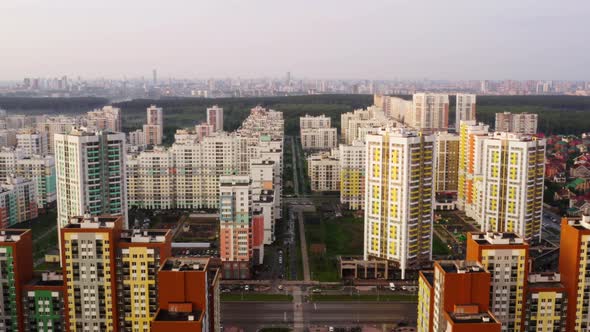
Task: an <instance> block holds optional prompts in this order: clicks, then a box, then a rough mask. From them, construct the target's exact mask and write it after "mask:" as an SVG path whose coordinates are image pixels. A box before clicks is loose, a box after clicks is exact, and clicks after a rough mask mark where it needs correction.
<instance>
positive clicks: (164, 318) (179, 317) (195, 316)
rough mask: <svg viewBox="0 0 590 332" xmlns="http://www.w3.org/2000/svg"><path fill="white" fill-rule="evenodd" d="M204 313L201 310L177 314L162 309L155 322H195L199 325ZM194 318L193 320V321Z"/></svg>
mask: <svg viewBox="0 0 590 332" xmlns="http://www.w3.org/2000/svg"><path fill="white" fill-rule="evenodd" d="M202 314H203V312H202V311H201V310H193V311H189V312H177V311H168V310H162V309H160V310H159V311H158V314H157V315H156V318H155V319H154V321H161V322H187V321H194V322H195V323H197V322H198V321H199V319H200V318H201V315H202ZM191 318H192V319H191Z"/></svg>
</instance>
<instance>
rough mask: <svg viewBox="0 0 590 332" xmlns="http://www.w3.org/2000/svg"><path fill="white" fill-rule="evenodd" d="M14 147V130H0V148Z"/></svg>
mask: <svg viewBox="0 0 590 332" xmlns="http://www.w3.org/2000/svg"><path fill="white" fill-rule="evenodd" d="M15 146H16V130H14V129H0V147H15Z"/></svg>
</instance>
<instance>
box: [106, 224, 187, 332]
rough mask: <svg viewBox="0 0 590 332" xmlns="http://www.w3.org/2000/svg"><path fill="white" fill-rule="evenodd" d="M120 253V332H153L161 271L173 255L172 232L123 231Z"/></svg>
mask: <svg viewBox="0 0 590 332" xmlns="http://www.w3.org/2000/svg"><path fill="white" fill-rule="evenodd" d="M116 250H117V285H118V287H117V304H118V313H119V331H129V332H133V331H149V330H150V322H151V320H152V318H153V317H154V315H155V314H156V311H157V307H158V278H157V275H158V271H159V269H160V267H161V266H163V265H164V262H165V261H166V259H168V257H170V256H171V255H172V231H170V230H153V229H150V230H128V231H123V232H122V233H121V235H120V237H119V242H118V243H117V249H116ZM174 285H176V283H174Z"/></svg>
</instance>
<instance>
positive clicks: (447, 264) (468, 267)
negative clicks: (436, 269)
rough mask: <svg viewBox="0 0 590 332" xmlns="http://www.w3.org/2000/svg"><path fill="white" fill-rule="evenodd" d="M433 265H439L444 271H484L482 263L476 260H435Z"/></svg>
mask: <svg viewBox="0 0 590 332" xmlns="http://www.w3.org/2000/svg"><path fill="white" fill-rule="evenodd" d="M434 265H435V266H436V265H439V266H440V267H441V268H442V269H443V270H444V271H445V272H446V273H481V272H486V270H485V269H484V267H483V265H481V264H480V263H479V262H476V261H463V260H456V261H437V262H434Z"/></svg>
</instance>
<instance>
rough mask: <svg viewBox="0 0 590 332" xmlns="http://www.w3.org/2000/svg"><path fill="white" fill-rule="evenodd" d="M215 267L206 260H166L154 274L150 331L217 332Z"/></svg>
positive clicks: (217, 292)
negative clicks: (154, 301)
mask: <svg viewBox="0 0 590 332" xmlns="http://www.w3.org/2000/svg"><path fill="white" fill-rule="evenodd" d="M220 277H221V276H220V273H219V268H217V267H216V266H214V265H213V264H212V262H211V260H210V259H209V258H169V259H168V260H166V261H165V262H164V264H163V265H162V267H160V270H159V271H158V294H159V296H158V303H159V308H158V311H157V312H156V314H155V315H154V317H153V320H152V323H151V332H169V331H174V332H191V331H210V332H219V331H220V330H221V326H220V318H221V317H220V310H219V279H220Z"/></svg>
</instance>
